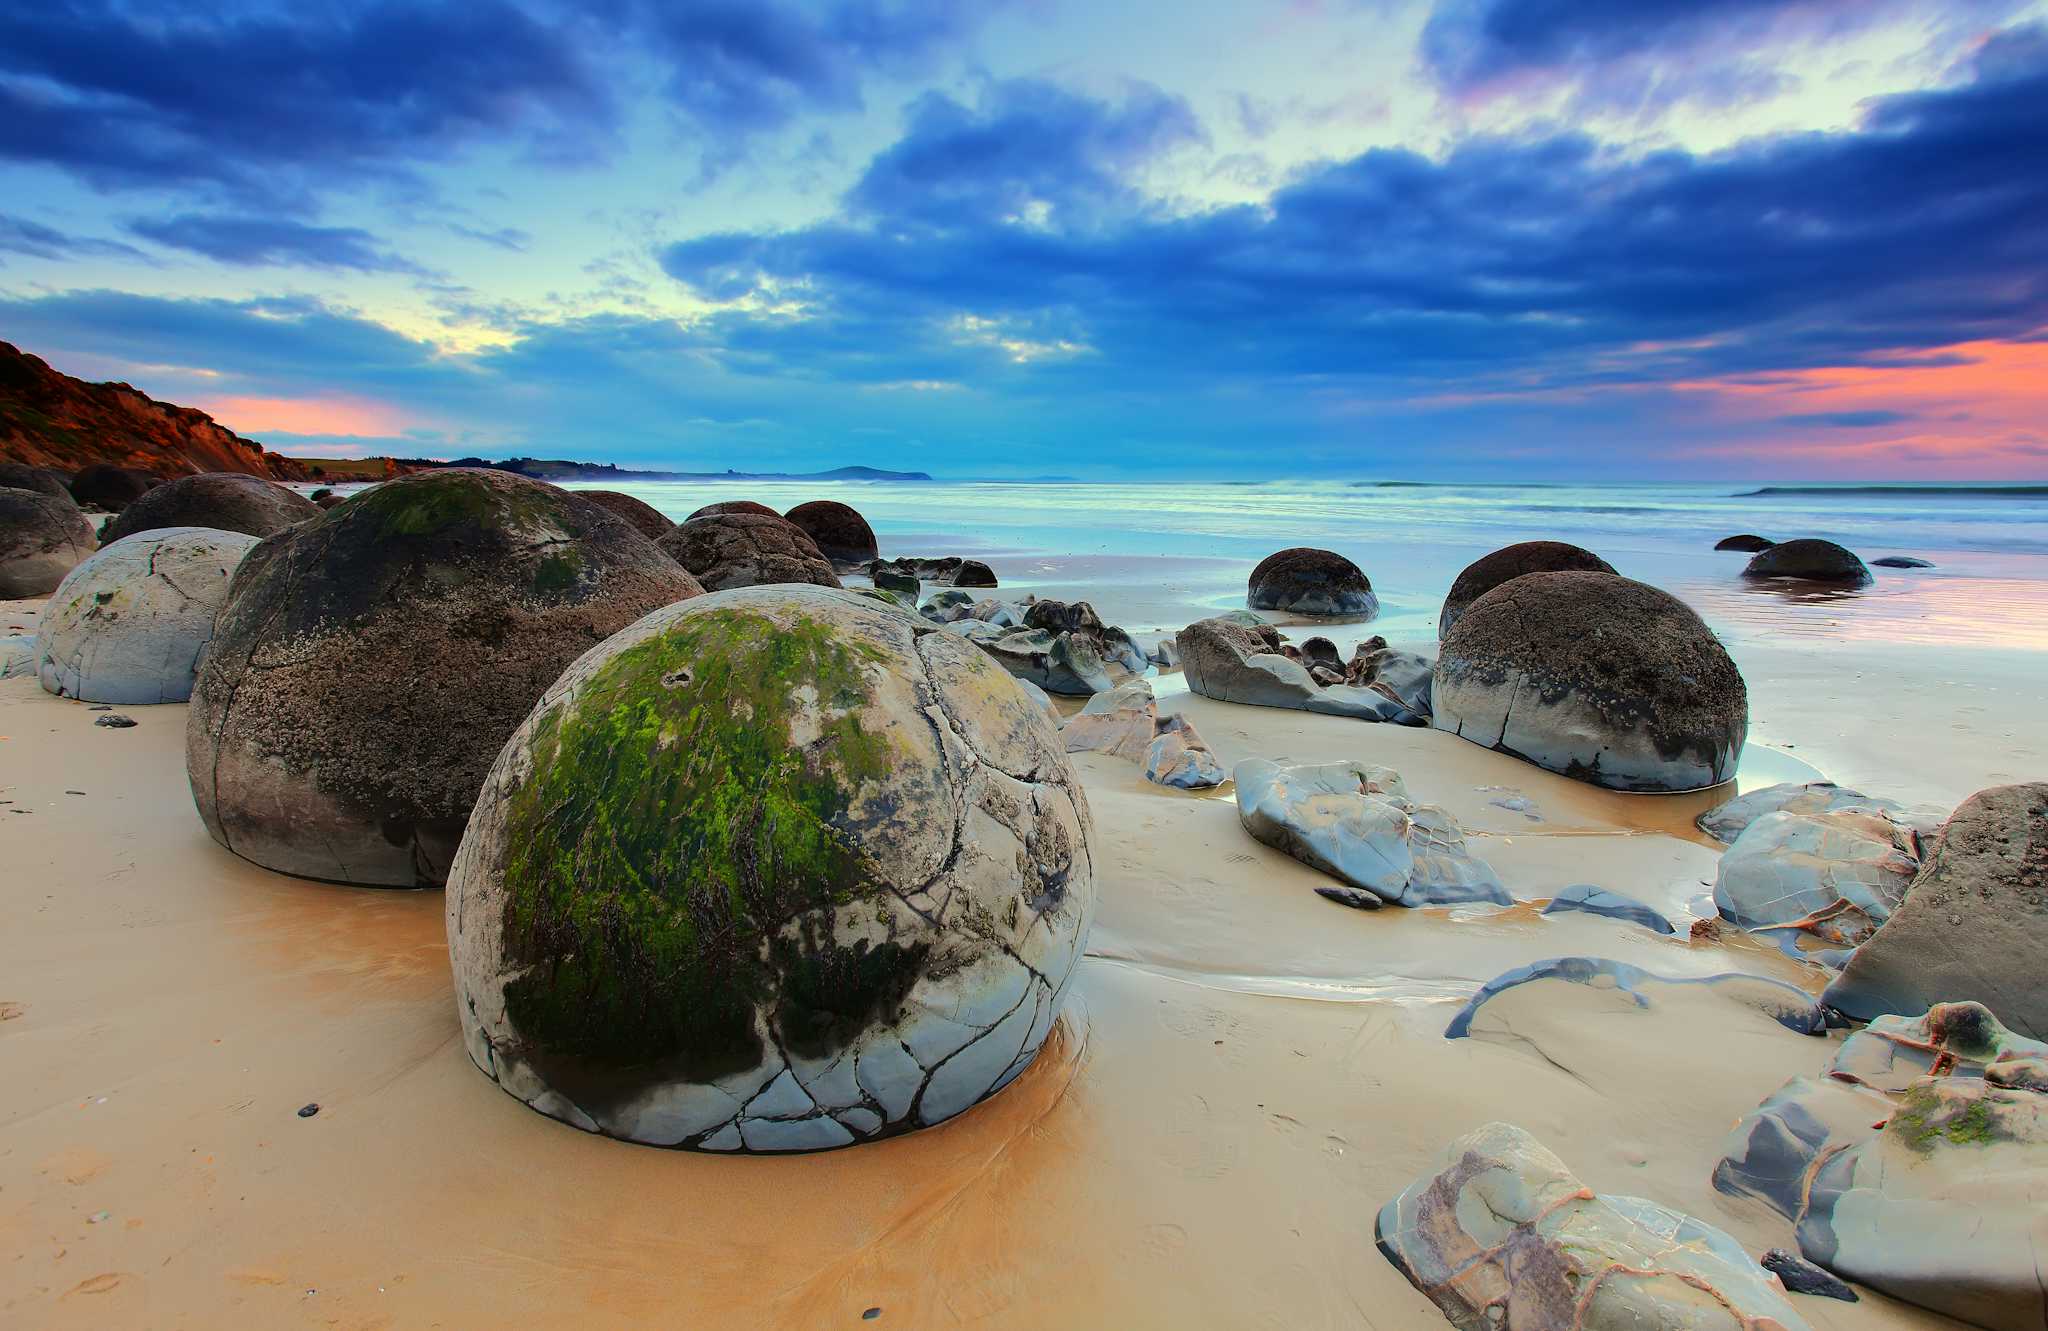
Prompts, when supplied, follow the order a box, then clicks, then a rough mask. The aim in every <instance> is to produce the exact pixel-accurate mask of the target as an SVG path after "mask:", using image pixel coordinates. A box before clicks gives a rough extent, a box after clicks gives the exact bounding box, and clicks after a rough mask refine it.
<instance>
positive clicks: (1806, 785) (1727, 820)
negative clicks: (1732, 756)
mask: <svg viewBox="0 0 2048 1331" xmlns="http://www.w3.org/2000/svg"><path fill="white" fill-rule="evenodd" d="M1767 813H1797V814H1815V813H1877V814H1883V815H1884V816H1885V817H1887V818H1889V819H1891V820H1892V821H1893V822H1895V823H1898V824H1899V825H1900V826H1901V827H1904V828H1908V829H1910V830H1912V831H1913V832H1916V833H1929V834H1931V833H1933V832H1934V831H1935V830H1936V829H1938V828H1939V827H1940V826H1941V824H1942V821H1943V820H1942V818H1941V817H1940V816H1939V815H1933V816H1930V815H1928V814H1927V813H1925V812H1923V811H1920V810H1908V809H1907V808H1906V807H1905V806H1904V805H1902V804H1900V803H1899V802H1898V801H1897V800H1888V799H1883V798H1880V797H1879V796H1876V795H1866V794H1864V793H1863V792H1862V791H1860V790H1851V789H1849V788H1848V787H1847V786H1838V785H1836V784H1835V783H1834V782H1832V781H1803V782H1791V781H1787V782H1784V783H1782V784H1780V785H1775V786H1765V787H1764V788H1763V789H1761V790H1752V791H1750V792H1749V793H1748V794H1746V795H1741V796H1738V797H1737V798H1735V799H1732V800H1729V801H1728V802H1727V803H1725V804H1716V805H1715V806H1714V807H1713V808H1711V809H1709V810H1707V811H1706V812H1705V813H1703V814H1701V815H1700V816H1699V817H1698V818H1695V819H1694V820H1693V822H1694V825H1695V826H1697V827H1698V828H1699V829H1700V831H1702V832H1705V833H1706V834H1707V835H1708V836H1710V837H1712V838H1714V840H1716V841H1719V842H1721V843H1722V844H1723V845H1733V844H1734V843H1735V841H1736V839H1737V838H1738V837H1740V836H1741V835H1742V834H1743V832H1745V831H1746V830H1748V828H1749V825H1750V824H1751V823H1753V822H1755V821H1756V820H1757V819H1759V818H1761V817H1763V816H1764V815H1765V814H1767Z"/></svg>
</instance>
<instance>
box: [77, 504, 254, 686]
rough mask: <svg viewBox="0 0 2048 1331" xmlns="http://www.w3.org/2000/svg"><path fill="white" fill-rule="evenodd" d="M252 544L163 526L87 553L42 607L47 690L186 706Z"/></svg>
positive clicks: (239, 537) (225, 534)
mask: <svg viewBox="0 0 2048 1331" xmlns="http://www.w3.org/2000/svg"><path fill="white" fill-rule="evenodd" d="M255 547H256V538H255V537H254V536H246V535H243V534H242V533H240V532H229V531H215V530H212V529H211V528H206V527H164V528H159V529H156V530H152V531H146V532H141V533H138V534H137V535H134V536H127V537H123V538H122V539H121V540H118V541H116V542H114V543H113V544H112V545H109V546H107V547H106V548H105V549H102V550H100V551H98V552H97V553H95V554H93V555H92V556H91V557H89V558H87V559H86V560H85V561H84V562H83V563H81V564H79V565H78V567H76V568H74V569H72V570H71V572H70V573H68V574H66V575H65V578H64V581H63V582H61V583H59V584H58V585H57V590H56V591H55V592H54V593H52V594H51V596H50V599H49V601H48V603H47V604H45V605H44V606H43V613H42V619H41V621H40V623H39V625H38V627H37V630H36V638H37V650H36V676H37V678H39V679H40V680H41V681H42V685H43V688H45V689H46V690H48V691H49V692H51V693H54V694H56V695H57V696H58V697H60V698H83V699H84V700H85V701H87V702H107V703H165V702H184V701H185V700H186V699H187V698H189V697H191V696H192V679H193V675H194V672H195V671H196V670H197V669H198V665H199V653H200V651H201V650H202V649H203V648H204V647H205V646H206V644H207V642H208V641H209V640H211V639H212V637H213V620H214V616H215V615H216V614H217V613H218V612H219V610H220V607H221V606H222V605H223V604H225V603H226V601H227V599H228V582H229V579H231V578H233V577H234V574H235V569H236V568H237V567H238V566H239V565H240V564H241V562H242V557H243V556H244V555H246V554H248V553H249V551H251V550H253V549H254V548H255Z"/></svg>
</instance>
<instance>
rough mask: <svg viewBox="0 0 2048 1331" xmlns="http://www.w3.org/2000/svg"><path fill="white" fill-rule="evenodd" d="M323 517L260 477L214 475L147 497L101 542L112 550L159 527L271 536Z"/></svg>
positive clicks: (183, 479) (184, 479)
mask: <svg viewBox="0 0 2048 1331" xmlns="http://www.w3.org/2000/svg"><path fill="white" fill-rule="evenodd" d="M319 513H320V506H319V505H318V504H316V503H314V502H313V501H312V500H310V499H308V498H306V497H305V496H304V495H302V494H299V493H298V492H297V491H295V490H287V489H285V488H284V487H283V486H282V485H278V484H276V483H275V482H272V481H266V480H264V479H263V478H262V477H261V476H244V475H243V474H242V473H240V472H235V471H213V472H206V473H205V474H203V475H199V476H180V477H179V478H178V479H177V480H175V481H165V482H164V483H163V484H162V485H159V486H157V487H156V488H155V489H152V490H150V491H148V492H147V493H145V494H143V495H142V496H141V497H140V498H138V499H136V500H135V502H133V503H131V504H129V505H128V506H127V507H126V508H124V509H122V510H121V512H120V513H119V515H118V516H116V517H115V518H114V520H113V521H112V522H109V523H108V524H107V526H106V529H105V531H104V532H103V533H102V538H103V543H104V544H106V545H112V544H113V543H114V542H115V541H118V540H120V539H121V538H122V537H124V536H133V535H135V533H137V532H142V531H154V530H156V529H157V528H160V527H210V528H212V529H213V530H215V531H238V532H241V533H243V534H245V535H248V536H269V535H270V534H271V533H273V532H280V531H283V530H284V529H285V528H286V527H289V526H291V525H292V524H293V523H295V522H304V521H305V520H306V519H307V518H310V517H315V516H317V515H318V514H319Z"/></svg>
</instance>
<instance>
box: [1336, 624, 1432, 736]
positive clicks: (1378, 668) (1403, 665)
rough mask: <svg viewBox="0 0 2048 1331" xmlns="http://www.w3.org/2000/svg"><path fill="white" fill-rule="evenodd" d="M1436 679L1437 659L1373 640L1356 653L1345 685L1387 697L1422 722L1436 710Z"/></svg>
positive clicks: (1362, 644) (1345, 673) (1379, 640)
mask: <svg viewBox="0 0 2048 1331" xmlns="http://www.w3.org/2000/svg"><path fill="white" fill-rule="evenodd" d="M1435 675H1436V658H1435V657H1433V656H1423V655H1422V654H1420V653H1419V652H1405V651H1402V650H1401V649H1400V648H1398V647H1389V646H1387V640H1386V639H1385V638H1381V637H1373V638H1369V639H1367V640H1366V641H1365V642H1362V643H1360V644H1359V645H1358V647H1357V649H1356V650H1355V651H1354V652H1352V654H1351V663H1350V664H1349V665H1348V666H1346V667H1345V671H1344V682H1345V683H1347V684H1350V685H1353V686H1354V687H1357V688H1361V689H1371V690H1372V691H1373V692H1374V693H1380V694H1384V695H1386V696H1387V697H1389V698H1391V699H1393V700H1394V701H1395V702H1397V703H1399V704H1400V705H1401V706H1402V707H1404V708H1406V709H1407V710H1408V712H1409V713H1411V714H1412V715H1414V716H1415V717H1417V718H1418V719H1422V718H1427V717H1428V716H1429V715H1430V713H1431V712H1432V711H1434V710H1435V703H1434V701H1433V700H1432V698H1431V694H1430V690H1431V689H1432V688H1433V687H1434V685H1433V683H1432V681H1433V679H1434V677H1435Z"/></svg>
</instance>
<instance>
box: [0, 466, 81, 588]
mask: <svg viewBox="0 0 2048 1331" xmlns="http://www.w3.org/2000/svg"><path fill="white" fill-rule="evenodd" d="M98 544H99V542H98V540H97V539H96V538H95V537H94V536H93V530H92V523H91V521H89V520H88V519H87V518H86V516H85V514H83V513H81V512H79V511H78V505H76V504H74V503H72V502H71V501H70V500H68V499H59V498H57V497H55V496H54V495H46V494H39V493H37V492H36V491H34V490H18V489H15V488H14V487H12V486H0V600H18V599H26V598H29V597H35V596H48V595H49V594H50V593H51V592H52V591H54V590H55V589H56V586H57V584H58V583H60V582H62V581H63V580H64V575H65V574H67V573H69V572H70V571H71V570H72V569H74V568H76V567H77V566H78V563H79V561H80V560H82V559H84V558H85V557H86V556H87V555H90V554H91V553H92V552H93V550H94V548H95V547H96V546H97V545H98Z"/></svg>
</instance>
